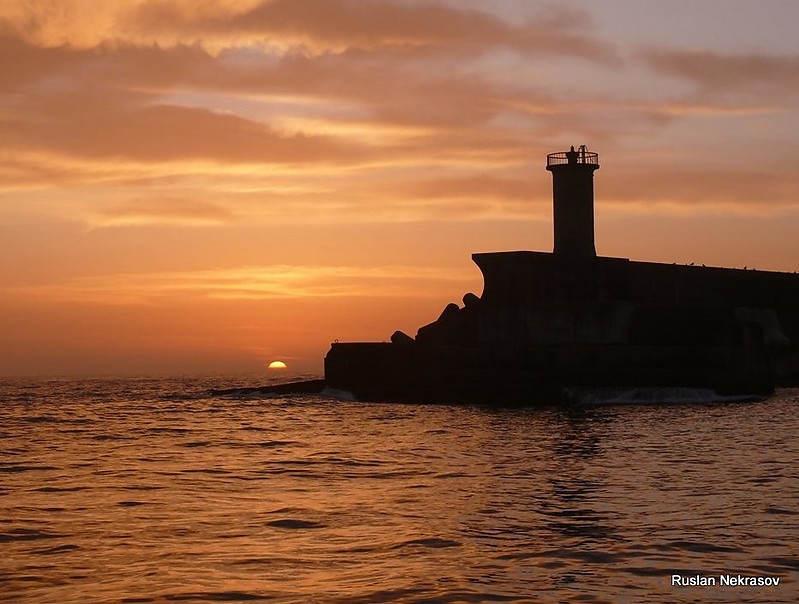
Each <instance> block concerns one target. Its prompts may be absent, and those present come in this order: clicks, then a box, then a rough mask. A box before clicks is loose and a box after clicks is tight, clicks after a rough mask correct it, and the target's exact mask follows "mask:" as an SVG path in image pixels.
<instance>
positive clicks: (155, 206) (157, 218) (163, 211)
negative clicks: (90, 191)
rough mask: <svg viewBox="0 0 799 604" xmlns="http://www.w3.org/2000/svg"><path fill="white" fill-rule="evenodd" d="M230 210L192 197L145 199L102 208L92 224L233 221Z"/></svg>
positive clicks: (192, 224)
mask: <svg viewBox="0 0 799 604" xmlns="http://www.w3.org/2000/svg"><path fill="white" fill-rule="evenodd" d="M233 219H234V216H233V213H232V212H231V211H230V209H228V208H225V207H223V206H220V205H216V204H212V203H208V202H205V201H201V200H196V199H185V198H179V197H178V198H171V199H153V198H145V199H138V200H135V201H131V202H127V203H124V204H121V205H117V206H114V207H111V208H107V209H105V210H102V211H101V212H99V213H98V214H97V216H96V217H95V225H96V226H131V225H146V224H177V225H182V226H211V225H220V224H227V223H229V222H231V221H233Z"/></svg>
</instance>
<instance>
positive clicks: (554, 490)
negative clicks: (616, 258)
mask: <svg viewBox="0 0 799 604" xmlns="http://www.w3.org/2000/svg"><path fill="white" fill-rule="evenodd" d="M226 385H234V384H231V383H230V382H229V381H225V380H222V379H221V378H214V379H208V380H205V381H197V380H192V381H188V380H154V379H149V380H148V379H140V380H94V381H90V380H84V381H79V380H49V381H39V382H33V381H31V382H25V381H19V380H17V381H6V382H3V383H0V388H2V390H0V393H1V394H2V404H1V405H0V436H2V444H1V445H0V447H1V448H2V457H1V458H0V479H2V480H1V482H0V541H1V542H2V543H3V550H4V554H5V555H4V556H3V558H2V559H1V560H0V597H7V598H10V599H15V600H17V601H29V602H64V603H70V602H84V601H87V599H88V600H90V601H109V602H119V601H121V602H165V601H196V602H204V601H206V602H213V601H257V600H261V599H263V600H267V599H268V600H270V601H278V602H342V603H343V602H347V603H357V602H387V601H402V602H422V601H426V602H502V601H512V602H560V601H576V600H578V599H579V601H582V602H642V601H646V602H674V601H677V600H683V599H684V600H686V601H711V602H712V601H717V602H729V601H737V602H749V601H751V602H760V601H769V602H786V603H787V602H795V601H796V599H797V593H799V591H798V590H797V582H796V579H797V576H796V575H797V570H799V553H797V549H796V540H797V536H798V535H799V530H798V529H799V504H798V503H797V502H799V481H798V480H797V478H796V473H795V466H796V461H797V458H799V455H798V454H799V446H797V441H796V438H795V435H796V434H797V432H799V412H797V409H799V407H798V406H797V401H798V400H799V392H797V391H783V392H781V393H780V394H779V395H778V396H776V397H773V398H772V399H770V400H768V401H765V402H762V403H752V404H730V405H712V406H708V405H705V406H703V405H682V406H680V405H676V406H670V407H606V408H594V409H583V410H572V411H562V410H554V409H531V410H487V409H481V408H475V407H456V406H411V405H394V404H366V403H357V402H348V401H334V400H330V399H326V398H324V397H299V396H297V397H283V398H274V399H269V400H258V399H250V400H234V399H223V398H208V397H204V396H201V395H200V394H201V393H202V392H206V391H207V390H208V389H209V388H214V387H221V386H226ZM235 385H240V384H235ZM721 573H735V574H738V573H740V574H746V575H769V576H778V577H781V581H782V583H781V585H780V586H779V587H757V588H741V587H716V588H699V587H690V588H688V587H683V588H676V587H671V584H670V576H671V575H672V574H681V575H696V574H703V575H715V576H718V575H719V574H721Z"/></svg>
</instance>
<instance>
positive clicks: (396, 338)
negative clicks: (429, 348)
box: [391, 330, 416, 346]
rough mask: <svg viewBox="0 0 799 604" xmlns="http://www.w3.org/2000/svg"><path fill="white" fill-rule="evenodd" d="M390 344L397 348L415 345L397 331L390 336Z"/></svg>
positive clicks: (409, 337)
mask: <svg viewBox="0 0 799 604" xmlns="http://www.w3.org/2000/svg"><path fill="white" fill-rule="evenodd" d="M391 343H392V344H396V345H398V346H407V345H409V344H416V340H414V339H413V338H412V337H411V336H409V335H408V334H407V333H405V332H402V331H400V330H397V331H395V332H394V333H392V334H391Z"/></svg>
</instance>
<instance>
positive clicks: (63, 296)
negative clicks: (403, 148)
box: [6, 265, 473, 305]
mask: <svg viewBox="0 0 799 604" xmlns="http://www.w3.org/2000/svg"><path fill="white" fill-rule="evenodd" d="M472 277H473V274H472V271H469V270H452V269H443V268H421V267H412V266H380V267H356V266H292V265H273V266H244V267H237V268H230V269H216V270H196V271H169V272H158V273H135V274H117V275H103V276H97V277H82V278H76V279H71V280H66V281H63V282H60V283H51V284H46V285H37V286H30V287H15V288H9V289H7V290H6V293H7V294H9V295H15V296H26V297H30V298H31V299H45V300H49V301H72V302H85V303H99V304H111V305H117V304H149V303H155V302H164V301H165V300H169V299H174V298H178V299H182V300H186V299H217V300H272V299H286V298H289V299H290V298H343V297H358V298H384V297H392V298H395V297H413V298H423V297H428V296H434V295H440V289H441V285H442V283H449V284H458V283H467V282H469V281H470V279H471V278H472Z"/></svg>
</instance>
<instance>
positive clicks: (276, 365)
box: [269, 361, 286, 369]
mask: <svg viewBox="0 0 799 604" xmlns="http://www.w3.org/2000/svg"><path fill="white" fill-rule="evenodd" d="M285 368H286V364H285V363H284V362H283V361H272V362H271V363H269V369H285Z"/></svg>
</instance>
